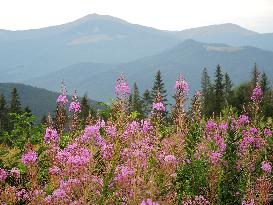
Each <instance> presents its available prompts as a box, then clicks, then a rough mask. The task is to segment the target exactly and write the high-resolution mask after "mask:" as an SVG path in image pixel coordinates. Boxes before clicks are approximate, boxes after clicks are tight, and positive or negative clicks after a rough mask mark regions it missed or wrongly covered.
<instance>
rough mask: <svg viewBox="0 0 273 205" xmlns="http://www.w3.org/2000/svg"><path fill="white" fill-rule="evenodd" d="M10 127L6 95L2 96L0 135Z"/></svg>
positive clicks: (0, 98)
mask: <svg viewBox="0 0 273 205" xmlns="http://www.w3.org/2000/svg"><path fill="white" fill-rule="evenodd" d="M7 129H8V108H7V102H6V99H5V97H4V95H1V96H0V135H1V131H6V130H7Z"/></svg>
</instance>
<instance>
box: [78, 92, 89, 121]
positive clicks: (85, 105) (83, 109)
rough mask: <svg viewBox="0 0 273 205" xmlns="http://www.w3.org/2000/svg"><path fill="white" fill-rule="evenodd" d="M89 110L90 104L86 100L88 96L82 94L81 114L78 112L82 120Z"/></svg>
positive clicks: (84, 119)
mask: <svg viewBox="0 0 273 205" xmlns="http://www.w3.org/2000/svg"><path fill="white" fill-rule="evenodd" d="M89 112H90V105H89V102H88V98H87V95H84V96H83V98H82V100H81V114H80V115H81V119H82V120H83V122H85V121H86V118H87V117H88V115H89Z"/></svg>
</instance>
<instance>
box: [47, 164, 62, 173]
mask: <svg viewBox="0 0 273 205" xmlns="http://www.w3.org/2000/svg"><path fill="white" fill-rule="evenodd" d="M60 172H61V169H60V168H59V167H57V166H53V167H50V168H49V169H48V173H49V174H51V175H57V174H59V173H60Z"/></svg>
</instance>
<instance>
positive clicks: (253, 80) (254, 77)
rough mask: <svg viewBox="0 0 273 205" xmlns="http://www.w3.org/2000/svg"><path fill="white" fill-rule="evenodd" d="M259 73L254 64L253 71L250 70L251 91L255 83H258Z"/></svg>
mask: <svg viewBox="0 0 273 205" xmlns="http://www.w3.org/2000/svg"><path fill="white" fill-rule="evenodd" d="M259 78H260V73H259V71H258V66H257V64H256V63H255V64H254V67H253V70H252V77H251V87H252V89H253V88H254V87H255V86H256V85H257V82H259Z"/></svg>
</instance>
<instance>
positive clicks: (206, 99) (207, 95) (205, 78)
mask: <svg viewBox="0 0 273 205" xmlns="http://www.w3.org/2000/svg"><path fill="white" fill-rule="evenodd" d="M201 88H202V111H203V114H205V115H210V110H211V109H210V108H211V107H212V106H211V105H212V104H211V103H212V99H211V98H212V87H211V83H210V77H209V74H208V71H207V68H204V69H203V73H202V78H201Z"/></svg>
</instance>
